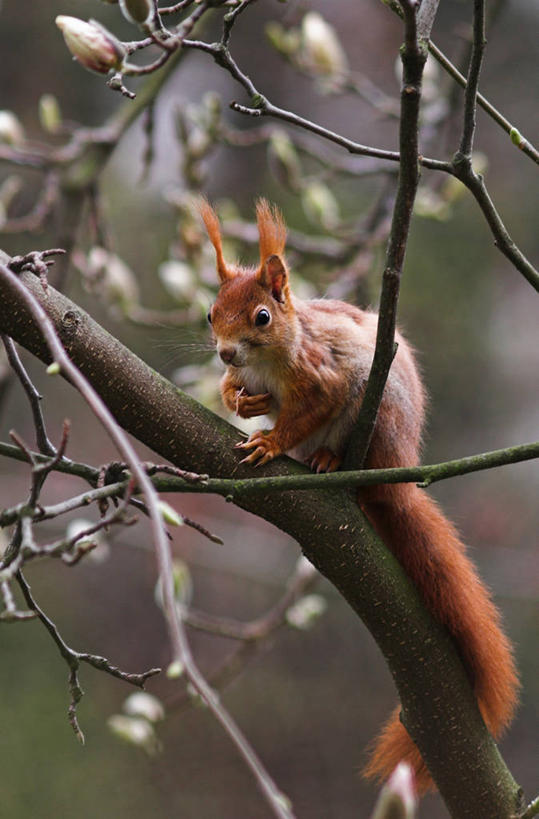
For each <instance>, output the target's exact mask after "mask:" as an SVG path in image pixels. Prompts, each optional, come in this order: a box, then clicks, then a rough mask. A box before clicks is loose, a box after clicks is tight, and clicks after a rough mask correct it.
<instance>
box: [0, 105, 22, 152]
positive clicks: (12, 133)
mask: <svg viewBox="0 0 539 819" xmlns="http://www.w3.org/2000/svg"><path fill="white" fill-rule="evenodd" d="M0 142H2V143H3V144H4V145H20V144H21V142H24V129H23V127H22V125H21V123H20V122H19V120H18V119H17V117H16V116H15V114H13V113H12V112H11V111H0Z"/></svg>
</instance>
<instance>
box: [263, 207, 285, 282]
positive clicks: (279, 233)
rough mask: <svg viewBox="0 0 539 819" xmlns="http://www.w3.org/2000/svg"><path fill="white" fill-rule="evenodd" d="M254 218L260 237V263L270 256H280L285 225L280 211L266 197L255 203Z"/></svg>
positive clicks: (283, 245)
mask: <svg viewBox="0 0 539 819" xmlns="http://www.w3.org/2000/svg"><path fill="white" fill-rule="evenodd" d="M256 220H257V223H258V235H259V237H260V265H261V266H262V265H263V264H264V263H265V262H266V261H267V259H268V258H269V257H270V256H274V255H275V256H282V254H283V253H284V248H285V243H286V225H285V223H284V219H283V216H282V214H281V211H280V210H279V209H278V208H276V207H273V208H272V206H271V205H270V204H269V202H268V201H267V200H266V199H259V200H258V202H257V203H256Z"/></svg>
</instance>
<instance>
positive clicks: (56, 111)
mask: <svg viewBox="0 0 539 819" xmlns="http://www.w3.org/2000/svg"><path fill="white" fill-rule="evenodd" d="M39 121H40V123H41V127H42V128H43V130H44V131H47V133H49V134H55V133H57V131H58V130H59V128H60V126H61V124H62V113H61V111H60V106H59V105H58V100H57V99H56V97H55V96H54V95H53V94H43V95H42V96H41V97H40V98H39Z"/></svg>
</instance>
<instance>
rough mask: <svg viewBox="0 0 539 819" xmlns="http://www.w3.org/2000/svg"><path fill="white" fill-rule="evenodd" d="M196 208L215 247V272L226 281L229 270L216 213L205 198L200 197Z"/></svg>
mask: <svg viewBox="0 0 539 819" xmlns="http://www.w3.org/2000/svg"><path fill="white" fill-rule="evenodd" d="M198 209H199V212H200V215H201V216H202V219H203V220H204V224H205V226H206V230H207V232H208V236H209V237H210V241H211V243H212V245H213V246H214V248H215V255H216V257H217V272H218V273H219V278H220V279H221V281H226V279H228V278H230V276H231V272H230V271H229V269H228V267H227V264H226V262H225V259H224V256H223V245H222V242H221V230H220V228H219V219H218V218H217V214H216V213H215V211H214V209H213V208H212V206H211V205H210V203H209V202H208V200H207V199H200V202H199V205H198Z"/></svg>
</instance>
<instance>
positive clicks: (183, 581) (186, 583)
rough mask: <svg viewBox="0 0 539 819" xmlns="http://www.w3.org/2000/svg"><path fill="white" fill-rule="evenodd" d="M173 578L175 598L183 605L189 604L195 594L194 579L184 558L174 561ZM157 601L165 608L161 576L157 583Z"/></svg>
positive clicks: (160, 606) (155, 594)
mask: <svg viewBox="0 0 539 819" xmlns="http://www.w3.org/2000/svg"><path fill="white" fill-rule="evenodd" d="M172 579H173V582H174V599H175V600H176V602H177V603H179V604H180V605H182V606H188V605H189V603H190V602H191V598H192V596H193V581H192V579H191V572H190V571H189V566H188V565H187V563H184V562H183V560H174V561H173V563H172ZM154 596H155V602H156V603H157V605H158V606H159V608H161V609H162V608H163V588H162V583H161V578H159V579H158V581H157V583H156V585H155V593H154Z"/></svg>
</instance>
